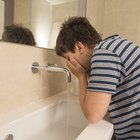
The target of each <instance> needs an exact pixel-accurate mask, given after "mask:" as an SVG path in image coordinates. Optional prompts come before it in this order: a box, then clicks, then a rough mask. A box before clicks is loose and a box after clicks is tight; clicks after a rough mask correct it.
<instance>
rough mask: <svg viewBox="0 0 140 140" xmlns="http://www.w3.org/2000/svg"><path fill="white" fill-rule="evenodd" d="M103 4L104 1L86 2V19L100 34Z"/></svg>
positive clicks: (90, 0) (91, 0)
mask: <svg viewBox="0 0 140 140" xmlns="http://www.w3.org/2000/svg"><path fill="white" fill-rule="evenodd" d="M104 3H105V0H87V11H86V17H87V18H88V19H89V20H90V22H91V24H92V25H93V26H94V27H95V29H96V30H97V31H98V32H99V33H100V34H102V33H103V20H104V5H105V4H104Z"/></svg>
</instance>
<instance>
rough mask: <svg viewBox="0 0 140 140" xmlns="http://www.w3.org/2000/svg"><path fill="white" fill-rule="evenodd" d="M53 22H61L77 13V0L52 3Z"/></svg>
mask: <svg viewBox="0 0 140 140" xmlns="http://www.w3.org/2000/svg"><path fill="white" fill-rule="evenodd" d="M52 11H53V22H63V21H64V20H65V19H67V18H68V17H70V16H77V15H78V1H77V0H74V1H71V2H66V3H61V4H56V5H53V10H52Z"/></svg>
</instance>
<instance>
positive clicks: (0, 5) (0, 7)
mask: <svg viewBox="0 0 140 140" xmlns="http://www.w3.org/2000/svg"><path fill="white" fill-rule="evenodd" d="M3 28H4V1H0V39H1V35H2V33H3Z"/></svg>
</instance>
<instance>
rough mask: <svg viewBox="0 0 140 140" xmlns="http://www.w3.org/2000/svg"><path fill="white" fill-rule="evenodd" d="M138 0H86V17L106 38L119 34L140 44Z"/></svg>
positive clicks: (139, 0)
mask: <svg viewBox="0 0 140 140" xmlns="http://www.w3.org/2000/svg"><path fill="white" fill-rule="evenodd" d="M139 5H140V0H123V1H122V0H88V1H87V17H88V18H89V20H90V22H91V23H92V25H93V26H94V27H95V28H96V29H97V31H98V32H99V33H101V34H102V36H103V38H106V37H108V36H110V35H113V34H119V35H121V36H122V37H124V38H128V39H129V40H132V41H134V42H136V43H137V44H140V39H139V38H140V26H139V25H140V7H139Z"/></svg>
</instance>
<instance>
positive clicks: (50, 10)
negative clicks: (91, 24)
mask: <svg viewBox="0 0 140 140" xmlns="http://www.w3.org/2000/svg"><path fill="white" fill-rule="evenodd" d="M85 2H86V0H10V1H9V0H0V14H1V15H0V17H2V16H3V17H2V18H4V20H2V21H1V23H0V25H1V26H0V27H4V26H6V25H10V24H12V23H15V24H22V25H23V26H25V27H27V28H29V29H30V30H31V31H32V32H33V34H34V37H35V40H36V43H37V46H39V47H43V48H49V49H54V46H55V41H56V37H57V35H58V32H59V29H60V26H61V23H62V22H63V21H64V20H65V19H67V18H68V17H71V16H84V15H85V13H84V12H85V9H84V8H85ZM2 24H3V26H2ZM2 32H3V28H2V29H0V36H1V34H2Z"/></svg>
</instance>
